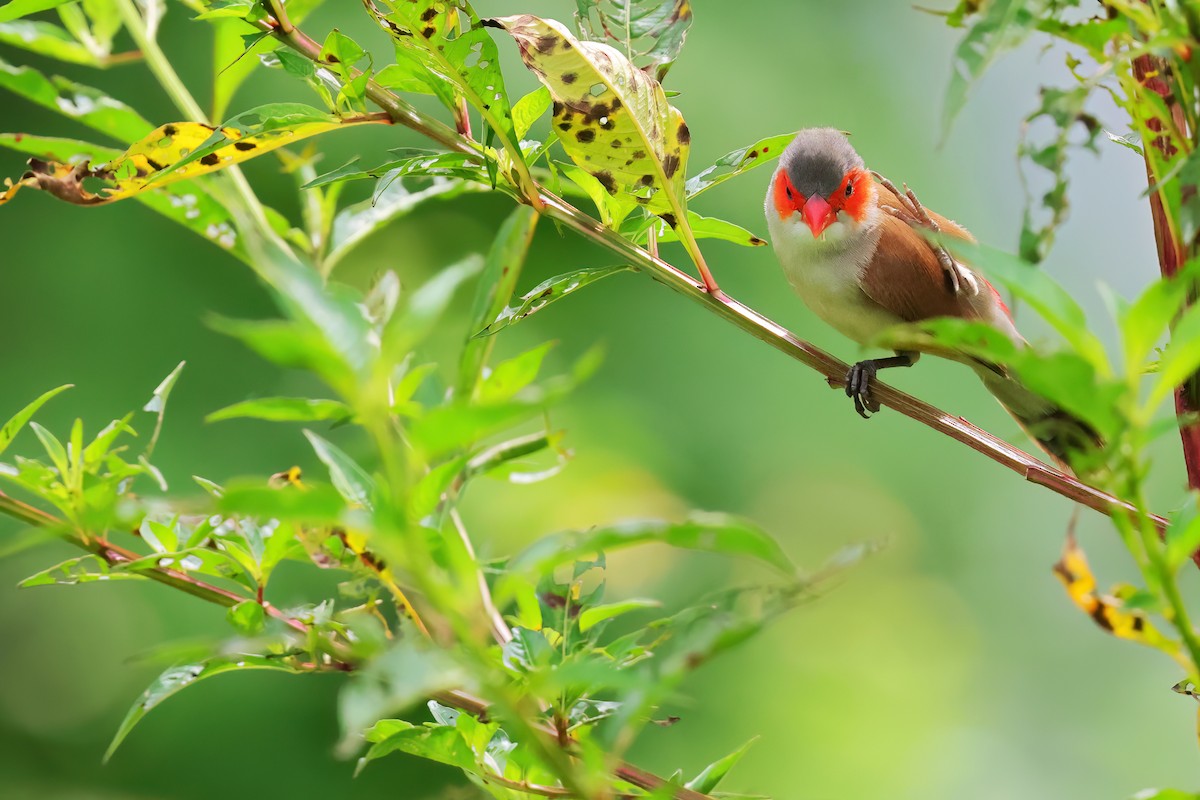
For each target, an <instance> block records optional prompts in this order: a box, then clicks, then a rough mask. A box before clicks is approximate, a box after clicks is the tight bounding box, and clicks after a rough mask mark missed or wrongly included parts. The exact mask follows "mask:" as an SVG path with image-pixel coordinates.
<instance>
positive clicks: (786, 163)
mask: <svg viewBox="0 0 1200 800" xmlns="http://www.w3.org/2000/svg"><path fill="white" fill-rule="evenodd" d="M780 163H781V164H782V165H783V168H784V169H785V170H787V174H788V178H789V179H791V181H792V186H794V187H795V189H796V191H798V192H800V194H802V195H804V196H805V197H812V196H813V195H819V196H820V197H829V196H830V195H831V194H833V192H834V191H835V190H836V189H837V188H838V185H839V184H841V182H842V178H844V177H846V173H847V172H849V171H850V170H852V169H862V167H863V160H862V157H861V156H859V155H858V153H857V152H855V150H854V148H853V147H852V146H851V145H850V142H849V140H847V139H846V137H845V135H844V134H842V132H841V131H839V130H837V129H836V128H805V129H804V130H802V131H800V132H799V133H798V134H796V138H795V139H793V140H792V143H791V144H789V145H788V146H787V148H786V149H785V150H784V151H783V155H782V156H780Z"/></svg>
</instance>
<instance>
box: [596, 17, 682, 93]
mask: <svg viewBox="0 0 1200 800" xmlns="http://www.w3.org/2000/svg"><path fill="white" fill-rule="evenodd" d="M575 5H576V6H577V8H578V13H577V14H576V16H575V19H576V20H577V21H578V23H579V31H580V33H581V34H582V35H583V36H584V37H585V38H587V39H590V40H591V41H594V42H606V43H607V44H610V45H612V46H613V47H616V48H617V49H618V50H621V51H622V52H624V53H625V55H626V56H627V57H628V58H629V60H630V61H634V62H635V63H637V65H638V66H639V67H641V68H643V69H645V70H646V71H647V72H650V73H652V74H653V75H655V76H656V77H657V78H658V79H659V80H660V81H661V80H662V79H663V78H664V77H665V76H666V74H667V71H668V70H669V69H670V68H671V65H672V64H674V63H675V59H676V58H678V57H679V52H680V51H681V50H682V49H683V40H684V39H685V38H686V37H687V32H688V29H689V28H690V27H691V26H692V4H691V0H575Z"/></svg>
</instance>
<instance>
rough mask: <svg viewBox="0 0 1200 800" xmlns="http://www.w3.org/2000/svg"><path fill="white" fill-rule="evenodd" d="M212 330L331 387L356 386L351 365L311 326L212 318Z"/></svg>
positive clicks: (277, 321) (276, 321) (272, 321)
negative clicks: (300, 370) (320, 379)
mask: <svg viewBox="0 0 1200 800" xmlns="http://www.w3.org/2000/svg"><path fill="white" fill-rule="evenodd" d="M209 326H210V327H211V328H213V330H216V331H219V332H221V333H224V334H227V335H229V336H233V337H235V338H237V339H240V340H241V341H242V342H243V343H245V344H246V345H247V346H248V347H250V349H252V350H254V351H255V352H256V353H258V354H259V355H260V356H262V357H263V358H265V359H267V360H268V361H272V362H274V363H276V364H279V365H281V366H284V367H292V368H296V369H304V370H309V371H311V372H314V373H316V374H317V375H319V376H321V377H322V378H323V379H324V380H325V381H326V382H327V383H329V384H330V385H332V386H349V385H353V382H354V377H353V373H352V372H351V371H350V369H349V366H348V365H347V364H346V362H345V361H344V360H343V359H342V357H341V355H340V354H339V353H338V352H336V351H335V350H334V348H333V346H332V345H331V344H330V343H329V341H328V340H327V339H326V338H325V337H324V336H322V335H321V333H320V332H319V331H317V330H314V329H313V328H312V326H310V325H299V324H296V323H292V322H283V321H281V320H271V321H263V322H247V321H241V320H230V319H222V318H220V317H212V318H210V319H209Z"/></svg>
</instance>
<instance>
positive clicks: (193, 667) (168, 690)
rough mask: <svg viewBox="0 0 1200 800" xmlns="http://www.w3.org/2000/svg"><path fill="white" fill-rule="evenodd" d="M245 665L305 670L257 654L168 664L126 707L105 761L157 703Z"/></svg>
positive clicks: (282, 669) (280, 669)
mask: <svg viewBox="0 0 1200 800" xmlns="http://www.w3.org/2000/svg"><path fill="white" fill-rule="evenodd" d="M247 669H270V670H276V671H278V672H290V673H292V674H297V673H301V672H303V671H304V670H302V669H299V668H297V667H293V666H291V665H290V664H288V663H287V662H286V661H284V660H283V659H279V658H268V657H266V656H258V655H228V656H215V657H213V658H209V659H206V660H204V661H199V662H197V663H194V664H184V665H181V666H176V667H171V668H170V669H168V670H167V671H166V672H164V673H163V674H162V675H160V676H158V678H157V679H156V680H155V681H154V683H152V684H150V688H148V689H146V691H145V692H143V693H142V696H141V698H140V699H139V700H138V702H137V703H135V704H134V706H133V708H131V709H129V713H128V714H126V715H125V719H124V720H123V721H122V722H121V725H120V727H119V728H118V729H117V733H116V735H115V736H114V737H113V740H112V743H111V744H110V745H109V746H108V750H106V751H105V753H104V761H105V762H107V761H108V760H109V759H110V758H112V756H113V753H115V752H116V751H117V748H118V747H120V746H121V742H123V741H125V737H126V736H128V735H129V732H130V731H132V730H133V728H134V726H135V725H137V724H138V723H139V722H141V721H142V717H144V716H146V714H147V713H149V712H150V711H151V709H153V708H154V707H155V706H157V705H158V704H159V703H161V702H163V701H164V700H166V699H167V698H169V697H171V696H172V695H174V694H176V693H178V692H180V691H182V690H183V689H184V688H186V687H188V686H191V685H192V684H195V683H198V682H199V681H202V680H206V679H208V678H211V677H213V676H215V675H220V674H222V673H224V672H234V671H237V670H247Z"/></svg>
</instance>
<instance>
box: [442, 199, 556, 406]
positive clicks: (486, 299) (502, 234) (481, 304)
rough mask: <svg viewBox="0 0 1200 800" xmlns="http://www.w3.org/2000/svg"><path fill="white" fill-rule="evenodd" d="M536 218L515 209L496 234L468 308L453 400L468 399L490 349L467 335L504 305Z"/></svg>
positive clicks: (525, 208)
mask: <svg viewBox="0 0 1200 800" xmlns="http://www.w3.org/2000/svg"><path fill="white" fill-rule="evenodd" d="M539 218H540V216H539V215H538V213H537V212H536V211H534V210H533V209H532V208H530V207H529V206H518V207H517V208H516V210H514V211H513V213H512V214H511V215H509V217H508V218H507V219H506V220H505V221H504V224H503V225H502V226H501V227H500V230H499V231H497V232H496V237H495V240H494V243H493V244H492V247H491V249H490V250H489V251H488V254H487V259H486V261H485V262H484V267H483V273H482V274H481V275H480V276H479V281H478V284H477V286H476V289H475V301H474V303H473V304H472V307H471V320H472V326H471V328H470V329H469V331H468V338H467V342H466V344H465V345H464V346H463V351H462V355H461V356H460V357H459V365H458V384H457V386H456V387H455V390H454V394H455V396H456V397H463V398H469V397H471V396H472V395H473V394H474V392H475V387H476V386H477V384H478V383H479V376H480V373H481V372H482V370H483V366H484V364H485V363H487V359H488V355H489V354H490V353H491V350H492V340H490V339H479V338H475V337H474V336H471V334H472V333H474V332H475V331H477V330H480V329H481V328H484V327H485V326H487V325H488V324H489V323H490V322H492V321H493V320H495V319H496V317H497V316H499V315H500V313H501V312H502V311H503V310H504V308H505V306H507V305H508V301H509V299H510V298H511V297H512V294H513V291H514V290H515V289H516V286H517V281H518V280H519V279H520V277H521V270H522V268H523V267H524V265H525V258H526V256H527V255H528V253H529V247H530V245H531V244H532V243H533V234H534V231H536V230H537V222H538V219H539Z"/></svg>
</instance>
